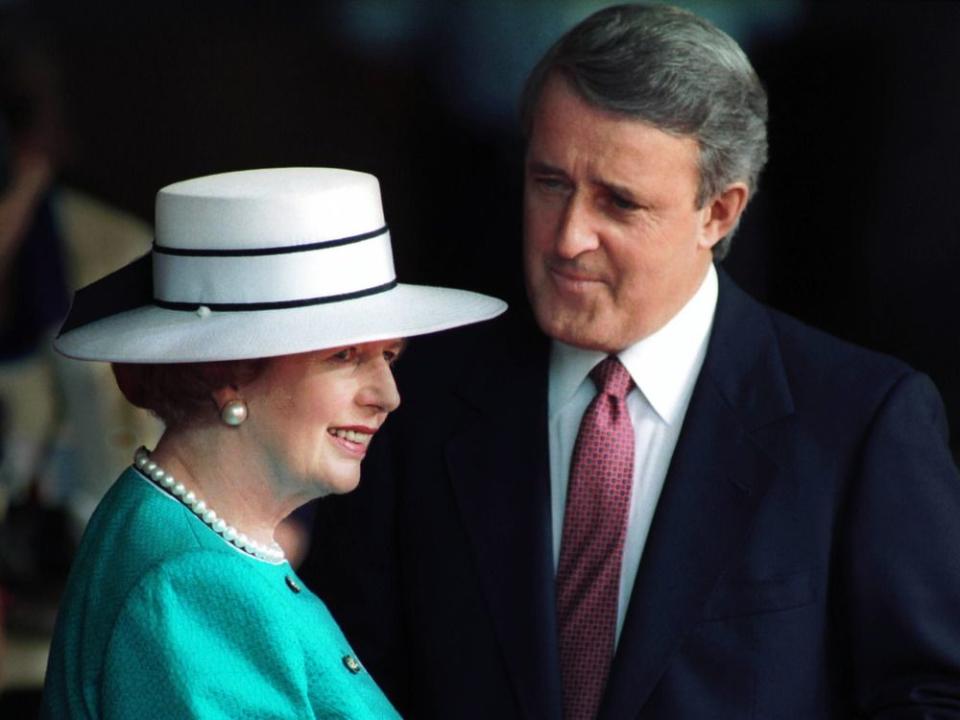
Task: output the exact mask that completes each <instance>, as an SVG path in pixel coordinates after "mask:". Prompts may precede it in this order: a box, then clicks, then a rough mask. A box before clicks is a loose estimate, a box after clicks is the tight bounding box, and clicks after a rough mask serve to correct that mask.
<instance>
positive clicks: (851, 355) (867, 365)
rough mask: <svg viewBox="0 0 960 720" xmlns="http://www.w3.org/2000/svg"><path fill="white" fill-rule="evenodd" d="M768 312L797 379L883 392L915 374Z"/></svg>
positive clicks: (875, 353)
mask: <svg viewBox="0 0 960 720" xmlns="http://www.w3.org/2000/svg"><path fill="white" fill-rule="evenodd" d="M767 311H768V313H769V316H770V318H771V322H772V324H773V328H774V332H775V333H776V335H777V339H778V342H779V346H780V351H781V356H782V357H783V361H784V365H785V367H786V368H787V371H788V373H790V375H791V377H792V378H794V379H796V380H806V381H808V382H817V383H820V384H821V386H822V387H824V388H832V389H834V390H838V391H841V392H842V388H851V387H861V386H871V387H875V388H877V389H878V390H879V389H883V390H886V389H889V388H890V387H891V386H892V385H894V384H895V383H896V382H898V381H899V380H900V379H901V378H903V377H904V376H906V375H909V374H911V373H913V372H915V371H914V369H913V368H911V367H910V366H909V365H908V364H907V363H905V362H903V361H902V360H900V359H898V358H895V357H893V356H892V355H887V354H885V353H882V352H878V351H876V350H871V349H868V348H865V347H862V346H860V345H857V344H855V343H852V342H850V341H848V340H844V339H842V338H839V337H836V336H835V335H831V334H830V333H828V332H826V331H824V330H820V329H818V328H815V327H813V326H811V325H808V324H806V323H804V322H802V321H801V320H798V319H797V318H794V317H792V316H790V315H787V314H785V313H783V312H780V311H778V310H774V309H772V308H768V309H767Z"/></svg>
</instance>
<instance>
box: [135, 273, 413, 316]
mask: <svg viewBox="0 0 960 720" xmlns="http://www.w3.org/2000/svg"><path fill="white" fill-rule="evenodd" d="M396 286H397V281H396V280H391V281H390V282H388V283H384V284H383V285H377V286H375V287H371V288H365V289H363V290H355V291H353V292H348V293H340V294H339V295H323V296H320V297H314V298H305V299H303V300H300V299H298V300H277V301H275V302H260V303H203V302H188V303H186V302H169V301H167V300H151V302H152V303H153V304H154V305H156V306H157V307H161V308H163V309H164V310H189V311H190V312H196V310H197V309H198V308H200V307H205V308H209V309H210V310H214V311H216V312H246V311H248V310H284V309H286V308H297V307H307V306H308V305H323V304H325V303H332V302H341V301H343V300H355V299H356V298H362V297H366V296H368V295H377V294H378V293H382V292H386V291H387V290H392V289H393V288H395V287H396Z"/></svg>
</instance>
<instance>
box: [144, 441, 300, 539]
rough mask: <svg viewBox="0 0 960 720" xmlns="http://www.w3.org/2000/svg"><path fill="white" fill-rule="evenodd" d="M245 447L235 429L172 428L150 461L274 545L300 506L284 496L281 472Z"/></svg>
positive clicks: (243, 528) (248, 531)
mask: <svg viewBox="0 0 960 720" xmlns="http://www.w3.org/2000/svg"><path fill="white" fill-rule="evenodd" d="M246 445H247V444H246V443H244V441H243V438H242V437H240V433H238V432H237V431H236V429H234V428H228V427H221V426H205V427H190V428H184V429H179V430H178V429H168V430H167V432H165V433H164V434H163V437H161V438H160V441H159V442H158V443H157V447H156V450H154V451H153V452H152V453H151V459H152V460H153V461H154V462H156V463H157V464H158V465H160V466H161V467H162V468H163V469H164V470H166V471H167V472H168V473H170V474H171V475H173V476H174V477H175V478H176V479H177V481H178V482H181V483H183V485H184V486H185V487H186V488H187V490H192V491H193V492H194V493H195V494H196V495H197V497H199V498H201V499H202V500H203V501H204V502H205V503H206V505H207V507H208V508H211V509H213V510H214V511H216V513H217V515H218V516H219V517H221V518H223V519H224V520H225V521H226V522H228V523H229V524H231V525H233V526H234V527H235V528H237V530H239V531H241V532H243V533H246V535H247V536H249V537H250V538H252V539H254V540H256V541H258V542H261V543H264V544H267V545H269V544H270V543H272V542H273V541H274V532H275V530H276V528H277V526H278V525H279V524H280V522H281V521H282V520H283V519H284V518H285V517H286V516H287V515H289V514H290V512H292V511H293V510H294V509H295V508H296V507H297V505H298V504H299V502H297V501H296V500H295V499H294V498H288V497H284V495H283V494H282V492H281V488H282V487H283V484H282V483H281V482H280V479H279V478H278V477H277V476H276V470H275V469H274V468H271V467H270V466H269V464H268V463H267V462H265V458H263V457H262V456H261V455H258V454H257V453H255V452H252V451H250V450H249V449H248V447H246Z"/></svg>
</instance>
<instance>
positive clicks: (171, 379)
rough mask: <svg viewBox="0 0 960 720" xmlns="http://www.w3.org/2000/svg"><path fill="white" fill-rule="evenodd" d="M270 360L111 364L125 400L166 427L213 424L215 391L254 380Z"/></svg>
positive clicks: (216, 413)
mask: <svg viewBox="0 0 960 720" xmlns="http://www.w3.org/2000/svg"><path fill="white" fill-rule="evenodd" d="M268 362H269V358H256V359H252V360H226V361H222V362H196V363H168V364H160V363H154V364H140V363H113V366H112V367H113V375H114V377H115V378H116V379H117V385H119V386H120V391H121V392H122V393H123V395H124V397H126V398H127V400H129V401H130V402H131V403H132V404H134V405H136V406H137V407H140V408H144V409H146V410H150V411H151V412H152V413H154V414H155V415H156V416H157V417H159V418H160V419H161V420H162V421H163V423H164V424H165V425H166V426H167V427H178V426H184V425H191V424H197V423H205V422H215V421H216V418H217V416H218V408H217V407H216V403H215V402H214V399H213V397H212V395H213V393H214V391H216V390H219V389H221V388H225V387H229V386H235V387H238V386H241V385H244V384H246V383H249V382H252V381H253V380H255V379H256V378H257V377H258V376H259V375H260V373H262V372H263V369H264V368H265V367H266V365H267V363H268Z"/></svg>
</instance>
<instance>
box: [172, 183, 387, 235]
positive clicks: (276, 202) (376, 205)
mask: <svg viewBox="0 0 960 720" xmlns="http://www.w3.org/2000/svg"><path fill="white" fill-rule="evenodd" d="M155 224H156V245H157V247H160V248H177V249H194V250H249V249H264V248H271V247H287V246H293V245H307V244H311V243H317V242H326V241H330V240H339V239H342V238H349V237H352V236H356V235H362V234H365V233H369V232H372V231H375V230H379V229H381V228H383V226H384V216H383V207H382V205H381V202H380V185H379V183H378V182H377V179H376V178H375V177H374V176H373V175H369V174H367V173H362V172H356V171H353V170H343V169H339V168H269V169H262V170H243V171H238V172H229V173H222V174H219V175H208V176H205V177H200V178H193V179H191V180H184V181H182V182H177V183H173V184H172V185H168V186H166V187H164V188H162V189H161V190H160V192H158V193H157V200H156V215H155Z"/></svg>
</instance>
